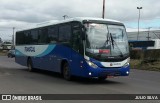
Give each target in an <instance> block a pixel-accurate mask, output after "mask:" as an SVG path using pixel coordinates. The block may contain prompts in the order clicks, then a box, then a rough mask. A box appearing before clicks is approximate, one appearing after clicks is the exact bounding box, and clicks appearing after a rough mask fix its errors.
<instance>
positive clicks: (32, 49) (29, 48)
mask: <svg viewBox="0 0 160 103" xmlns="http://www.w3.org/2000/svg"><path fill="white" fill-rule="evenodd" d="M24 50H25V51H26V52H35V47H24Z"/></svg>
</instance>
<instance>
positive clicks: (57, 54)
mask: <svg viewBox="0 0 160 103" xmlns="http://www.w3.org/2000/svg"><path fill="white" fill-rule="evenodd" d="M50 55H51V56H52V57H53V61H50V62H49V63H50V64H51V65H50V66H49V70H52V71H55V72H61V62H62V61H63V60H66V61H67V62H68V63H69V61H70V59H71V49H70V48H69V47H67V46H64V45H60V44H58V45H56V47H55V49H54V50H53V52H52V54H50Z"/></svg>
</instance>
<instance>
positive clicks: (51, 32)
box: [47, 27, 58, 43]
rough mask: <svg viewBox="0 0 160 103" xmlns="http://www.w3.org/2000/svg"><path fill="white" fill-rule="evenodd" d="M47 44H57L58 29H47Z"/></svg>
mask: <svg viewBox="0 0 160 103" xmlns="http://www.w3.org/2000/svg"><path fill="white" fill-rule="evenodd" d="M47 42H48V43H57V42H58V27H48V39H47Z"/></svg>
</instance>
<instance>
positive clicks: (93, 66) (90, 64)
mask: <svg viewBox="0 0 160 103" xmlns="http://www.w3.org/2000/svg"><path fill="white" fill-rule="evenodd" d="M86 62H87V64H88V65H89V66H91V67H92V68H98V66H97V65H96V64H94V63H93V62H91V61H89V60H86Z"/></svg>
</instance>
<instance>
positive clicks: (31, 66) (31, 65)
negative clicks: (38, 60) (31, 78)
mask: <svg viewBox="0 0 160 103" xmlns="http://www.w3.org/2000/svg"><path fill="white" fill-rule="evenodd" d="M27 66H28V71H29V72H32V71H33V64H32V60H31V59H28V62H27Z"/></svg>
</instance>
